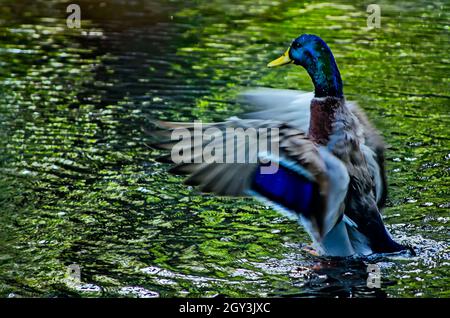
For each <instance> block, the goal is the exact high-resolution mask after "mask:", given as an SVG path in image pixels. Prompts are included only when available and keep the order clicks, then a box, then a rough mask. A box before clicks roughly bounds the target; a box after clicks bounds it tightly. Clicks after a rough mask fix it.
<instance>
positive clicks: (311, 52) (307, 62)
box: [267, 34, 344, 97]
mask: <svg viewBox="0 0 450 318" xmlns="http://www.w3.org/2000/svg"><path fill="white" fill-rule="evenodd" d="M290 63H294V64H297V65H301V66H303V67H304V68H305V69H306V71H307V72H308V74H309V76H310V77H311V79H312V81H313V83H314V87H315V96H316V97H326V96H333V97H343V95H344V94H343V91H342V80H341V75H340V73H339V69H338V67H337V65H336V61H335V60H334V57H333V53H331V50H330V48H329V47H328V45H327V44H326V43H325V42H324V41H323V40H322V39H321V38H320V37H318V36H316V35H312V34H303V35H301V36H299V37H298V38H296V39H295V40H294V41H293V42H292V44H291V46H290V47H289V48H288V49H287V51H286V52H285V53H284V54H283V55H282V56H281V57H279V58H278V59H276V60H274V61H272V62H270V63H269V64H268V65H267V66H268V67H275V66H281V65H286V64H290Z"/></svg>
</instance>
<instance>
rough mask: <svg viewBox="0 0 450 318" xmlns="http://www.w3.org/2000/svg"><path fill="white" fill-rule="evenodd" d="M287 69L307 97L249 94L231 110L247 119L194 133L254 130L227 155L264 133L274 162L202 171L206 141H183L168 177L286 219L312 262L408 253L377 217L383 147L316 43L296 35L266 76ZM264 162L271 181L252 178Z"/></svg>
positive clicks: (213, 165)
mask: <svg viewBox="0 0 450 318" xmlns="http://www.w3.org/2000/svg"><path fill="white" fill-rule="evenodd" d="M288 64H295V65H300V66H302V67H303V68H304V69H305V70H306V71H307V72H308V74H309V76H310V77H311V79H312V82H313V84H314V92H312V93H306V92H302V91H295V90H280V89H269V88H259V89H254V90H250V91H247V92H244V93H243V94H241V96H240V101H241V102H245V103H246V104H247V105H250V106H251V107H253V109H254V111H252V112H250V113H247V114H245V115H243V116H240V117H232V118H230V119H229V120H227V121H225V122H220V123H212V124H207V125H204V126H203V128H202V132H205V133H206V131H207V130H208V129H210V128H213V133H212V135H215V136H216V137H217V136H219V134H220V133H221V132H224V131H226V129H228V128H249V127H253V128H256V129H257V130H256V131H257V132H258V133H257V134H256V135H253V136H247V137H248V139H247V141H246V142H241V144H240V145H238V146H237V148H240V149H242V148H243V147H245V146H246V145H249V144H255V143H257V142H258V140H259V139H260V138H262V137H263V134H265V135H264V136H265V137H267V136H268V135H270V136H271V137H272V138H276V141H277V142H278V145H279V149H278V154H277V156H274V155H273V154H272V153H271V152H270V151H269V152H267V151H266V152H264V153H262V152H258V153H257V154H256V155H250V156H249V157H255V156H257V157H258V159H259V161H258V160H257V161H252V160H251V159H252V158H248V159H247V161H246V162H244V163H234V162H225V163H223V162H205V161H204V160H202V152H201V151H200V152H199V151H197V150H199V149H200V148H202V147H205V144H206V142H202V143H200V144H199V143H197V144H195V142H194V144H192V143H190V142H188V143H186V141H183V142H182V143H181V145H182V146H181V149H182V150H183V151H185V152H186V153H188V154H189V156H190V157H189V160H184V161H183V162H177V164H176V165H175V166H174V167H173V168H172V169H171V170H170V171H171V172H173V173H176V174H184V175H188V176H189V177H188V178H187V179H186V183H187V184H189V185H194V186H198V188H199V189H200V190H201V191H203V192H213V193H216V194H218V195H227V196H249V195H250V196H253V197H255V198H257V199H259V200H261V201H263V202H265V203H267V204H270V205H272V206H274V207H275V208H276V209H277V210H279V211H280V212H282V213H284V214H285V215H287V216H290V217H294V218H295V219H296V220H298V221H299V223H300V224H301V225H303V227H304V228H305V230H306V232H307V233H308V234H309V235H310V237H311V239H312V242H313V244H312V247H313V248H314V250H315V252H316V253H317V254H320V255H327V256H342V257H345V256H352V255H369V254H373V253H393V252H399V251H403V250H406V249H409V248H408V247H405V246H402V245H400V244H398V243H396V242H395V241H394V240H393V239H392V237H391V235H390V234H389V232H388V230H387V229H386V227H385V225H384V224H383V221H382V218H381V214H380V211H381V209H382V208H383V206H384V204H385V200H386V186H387V184H386V175H385V168H384V151H385V146H384V143H383V140H382V138H381V136H380V134H379V133H378V132H377V130H376V129H375V128H374V127H373V126H372V125H371V124H370V123H369V121H368V119H367V117H366V116H365V114H364V112H363V111H362V110H361V109H360V108H359V107H358V106H357V105H356V103H354V102H349V101H346V99H345V97H344V93H343V84H342V80H341V75H340V73H339V69H338V67H337V64H336V61H335V59H334V56H333V54H332V52H331V50H330V48H329V47H328V45H327V44H326V43H325V42H324V41H323V40H322V39H321V38H320V37H318V36H316V35H310V34H303V35H301V36H299V37H298V38H296V39H295V40H294V41H293V42H292V43H291V45H290V47H289V48H288V49H287V51H286V52H285V53H284V54H283V55H282V56H281V57H279V58H277V59H275V60H274V61H272V62H270V63H269V64H268V67H278V66H282V65H288ZM157 125H158V126H159V128H164V129H166V130H168V131H169V132H174V131H176V130H177V129H187V130H190V131H193V130H194V125H193V124H185V123H171V122H158V123H157ZM261 128H264V129H265V130H264V131H265V132H264V133H262V132H261V131H263V130H261ZM268 128H271V129H275V128H276V131H277V135H276V136H275V134H271V133H268V132H267V131H268V130H267V129H268ZM160 131H161V130H160ZM210 135H211V132H210ZM172 136H173V135H172ZM226 138H227V137H226ZM233 138H234V137H233ZM209 140H211V138H210V139H209ZM218 140H220V139H218ZM225 143H226V142H223V143H222V141H221V142H218V141H217V140H216V142H215V143H214V146H215V147H216V151H217V149H219V150H220V151H222V150H224V148H226V147H225V146H224V144H225ZM233 143H234V140H233ZM175 145H178V146H180V139H177V138H175V139H172V140H166V141H163V142H158V143H157V146H158V148H160V149H168V150H172V154H173V149H174V146H175ZM225 150H226V149H225ZM247 154H248V151H247ZM168 158H169V156H166V159H168ZM253 159H255V158H253ZM262 159H264V160H262ZM264 162H265V163H264ZM267 162H270V164H275V165H276V167H277V169H276V171H275V172H274V173H263V172H262V167H264V166H266V167H267Z"/></svg>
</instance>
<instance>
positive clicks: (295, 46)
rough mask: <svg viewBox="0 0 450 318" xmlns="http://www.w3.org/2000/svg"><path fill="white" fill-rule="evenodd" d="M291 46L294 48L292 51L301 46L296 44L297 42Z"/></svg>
mask: <svg viewBox="0 0 450 318" xmlns="http://www.w3.org/2000/svg"><path fill="white" fill-rule="evenodd" d="M292 46H293V47H294V49H298V48H299V47H301V46H302V45H301V44H300V43H298V42H294V43H292Z"/></svg>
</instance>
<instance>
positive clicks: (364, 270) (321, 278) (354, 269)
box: [272, 258, 395, 298]
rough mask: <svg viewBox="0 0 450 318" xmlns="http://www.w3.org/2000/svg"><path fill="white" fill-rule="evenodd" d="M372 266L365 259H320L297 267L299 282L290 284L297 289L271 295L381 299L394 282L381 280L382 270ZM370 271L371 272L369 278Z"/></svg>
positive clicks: (385, 295)
mask: <svg viewBox="0 0 450 318" xmlns="http://www.w3.org/2000/svg"><path fill="white" fill-rule="evenodd" d="M369 266H371V267H369ZM376 266H377V265H376V264H373V262H369V261H368V260H367V259H354V258H352V259H344V258H320V259H319V260H318V261H317V262H316V263H315V264H314V265H313V266H310V267H298V269H297V272H298V277H301V281H298V282H295V281H294V284H298V285H299V287H300V288H299V289H300V290H301V291H299V292H298V293H288V294H286V293H283V292H282V291H280V292H279V293H277V292H275V293H274V294H273V295H272V296H282V297H343V298H352V297H358V298H361V297H362V298H364V297H369V298H370V297H377V298H385V297H387V293H386V292H385V288H386V286H388V285H393V284H395V282H393V281H387V280H385V279H383V276H382V272H380V271H378V268H377V267H376ZM374 268H375V269H376V271H375V273H374V272H373V270H374ZM371 271H372V273H374V274H372V275H371V276H370V277H369V273H370V272H371ZM378 273H379V276H378V277H377V276H376V275H378ZM374 275H375V276H374ZM377 278H379V280H377ZM378 282H379V283H380V284H379V285H378V284H377V283H378ZM377 285H378V286H377Z"/></svg>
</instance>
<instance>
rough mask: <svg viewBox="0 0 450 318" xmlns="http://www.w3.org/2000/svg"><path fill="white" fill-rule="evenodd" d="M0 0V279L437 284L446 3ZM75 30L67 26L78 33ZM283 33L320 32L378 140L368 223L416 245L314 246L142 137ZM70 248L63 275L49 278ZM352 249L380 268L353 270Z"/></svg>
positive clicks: (389, 287)
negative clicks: (172, 165)
mask: <svg viewBox="0 0 450 318" xmlns="http://www.w3.org/2000/svg"><path fill="white" fill-rule="evenodd" d="M77 3H78V4H80V6H81V9H82V29H78V30H77V29H68V28H67V27H66V24H65V17H66V13H65V8H66V5H67V3H64V1H14V2H11V1H4V0H1V1H0V4H1V5H0V38H1V42H0V81H1V85H0V149H2V151H1V152H0V175H1V178H0V228H1V232H0V296H2V297H8V296H9V297H23V296H40V297H50V296H60V297H63V296H84V297H92V296H103V297H112V296H117V297H158V296H160V297H168V296H180V297H186V296H190V297H197V296H202V297H213V296H215V295H225V296H286V297H298V296H301V297H304V296H305V297H310V296H326V297H331V296H341V297H405V296H407V297H413V296H415V297H449V296H450V289H449V283H450V278H449V275H448V271H449V269H450V267H449V265H450V260H449V226H448V224H449V221H450V215H449V208H450V196H449V185H450V178H449V172H450V168H449V163H450V141H449V133H448V127H449V123H450V119H449V98H450V95H449V77H448V74H449V70H450V69H449V63H450V60H449V57H448V52H449V51H450V45H449V23H448V22H449V5H450V3H449V2H448V1H444V2H439V1H432V2H430V1H419V2H415V3H412V2H402V3H400V4H394V2H387V1H382V2H379V4H380V5H381V10H382V22H381V28H380V29H375V30H367V28H366V18H367V13H366V7H367V4H369V3H370V1H369V2H367V3H366V4H353V3H352V2H350V1H345V0H344V1H337V2H336V1H333V3H327V2H320V3H314V4H299V3H298V1H266V0H259V1H254V0H253V1H249V0H246V1H233V3H229V2H228V1H221V0H208V1H178V0H176V1H133V2H131V3H128V4H127V2H126V1H119V0H116V1H108V2H106V1H105V2H98V3H95V4H90V3H89V2H88V1H84V0H83V1H77ZM83 32H84V33H83ZM300 33H314V34H318V35H320V36H322V37H323V38H324V39H325V40H326V41H327V43H328V44H329V45H330V46H331V48H332V50H333V52H334V54H335V57H336V59H337V62H338V65H339V66H340V69H341V73H342V77H343V80H344V85H345V86H344V91H345V94H346V95H347V98H348V99H352V100H357V101H358V102H359V103H360V104H361V105H362V107H363V108H364V109H365V110H366V111H367V113H368V115H369V117H370V118H371V119H372V120H373V122H374V123H375V124H376V125H377V127H379V128H380V130H382V132H383V135H384V136H385V138H386V141H387V142H388V143H389V145H390V148H389V151H388V153H387V171H388V176H389V184H390V193H389V201H388V208H387V209H386V211H385V212H384V215H385V222H386V223H387V225H388V227H389V229H390V230H391V232H392V233H393V235H394V236H395V238H396V239H397V240H398V241H400V242H402V243H406V244H411V245H413V246H414V247H415V249H416V252H417V256H416V257H406V256H401V255H399V256H390V257H377V258H369V259H359V260H358V259H355V260H345V261H343V260H334V259H325V258H323V259H319V258H316V257H313V256H311V255H310V254H308V253H307V252H305V251H303V250H302V249H301V246H302V244H303V243H308V242H309V240H308V237H307V235H306V234H305V232H304V231H303V230H302V229H301V227H299V226H298V225H297V224H295V222H292V221H289V220H287V219H285V218H284V217H282V216H280V215H278V214H277V213H276V212H274V211H272V210H270V209H268V208H266V207H264V206H262V205H261V204H258V203H256V202H255V201H254V200H252V199H239V200H230V199H224V198H217V197H214V196H212V195H200V194H199V193H197V192H196V191H195V190H194V189H190V188H188V187H186V186H183V185H182V184H181V180H182V179H181V178H179V177H176V176H172V175H169V174H168V173H167V172H166V171H167V169H168V166H167V165H162V164H159V163H157V162H156V160H155V158H156V157H157V156H158V155H159V153H157V152H156V151H151V150H150V149H149V148H148V147H147V146H146V142H148V136H146V134H145V133H144V129H143V127H146V126H148V125H149V121H150V120H151V119H152V118H153V119H154V118H159V119H168V120H193V119H202V120H204V121H210V120H223V119H224V118H226V117H228V116H231V115H233V114H236V113H239V111H240V110H241V106H239V105H237V104H236V103H235V102H234V97H235V96H236V94H237V93H238V92H239V91H240V90H241V89H243V88H245V87H254V86H268V87H277V88H294V89H303V90H312V84H311V82H310V79H309V78H308V76H307V74H306V72H304V71H303V70H301V69H300V68H298V67H284V68H279V69H270V70H269V69H267V68H266V67H265V65H266V64H267V62H268V61H270V60H271V59H273V58H274V57H277V56H278V55H279V54H280V53H282V52H283V51H284V50H285V49H286V47H287V46H288V44H289V43H290V41H291V40H292V39H293V38H294V37H296V36H297V35H299V34H300ZM71 264H78V266H80V267H81V268H80V270H81V281H77V280H75V281H71V280H70V279H68V274H67V268H68V266H69V265H71ZM368 264H377V265H379V266H380V268H381V274H382V286H381V288H380V289H369V288H367V286H366V279H367V273H366V268H367V265H368Z"/></svg>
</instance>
